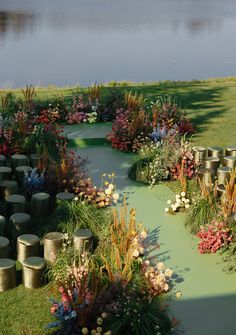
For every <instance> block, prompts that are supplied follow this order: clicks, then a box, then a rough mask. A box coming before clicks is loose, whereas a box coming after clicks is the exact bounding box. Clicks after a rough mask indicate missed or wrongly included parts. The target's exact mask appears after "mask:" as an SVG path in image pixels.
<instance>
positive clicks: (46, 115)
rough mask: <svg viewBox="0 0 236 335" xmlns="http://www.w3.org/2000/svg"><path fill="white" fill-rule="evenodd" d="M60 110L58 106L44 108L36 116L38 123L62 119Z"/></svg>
mask: <svg viewBox="0 0 236 335" xmlns="http://www.w3.org/2000/svg"><path fill="white" fill-rule="evenodd" d="M60 118H61V117H60V112H59V109H58V107H55V108H52V107H49V108H48V109H43V110H41V111H40V113H39V116H38V117H37V118H36V123H46V124H47V123H51V122H52V123H53V122H57V121H59V120H60Z"/></svg>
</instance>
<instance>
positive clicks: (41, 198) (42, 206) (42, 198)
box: [31, 192, 50, 218]
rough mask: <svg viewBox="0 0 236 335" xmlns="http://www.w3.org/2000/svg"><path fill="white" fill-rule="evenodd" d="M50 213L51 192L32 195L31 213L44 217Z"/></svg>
mask: <svg viewBox="0 0 236 335" xmlns="http://www.w3.org/2000/svg"><path fill="white" fill-rule="evenodd" d="M49 214H50V194H49V193H45V192H39V193H34V194H33V195H32V197H31V215H32V216H34V217H38V218H40V217H41V218H42V217H46V216H48V215H49Z"/></svg>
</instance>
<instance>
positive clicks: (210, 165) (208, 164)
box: [205, 157, 220, 174]
mask: <svg viewBox="0 0 236 335" xmlns="http://www.w3.org/2000/svg"><path fill="white" fill-rule="evenodd" d="M219 165H220V159H219V158H217V157H207V158H206V159H205V168H206V169H211V170H214V171H215V174H216V172H217V169H218V167H219Z"/></svg>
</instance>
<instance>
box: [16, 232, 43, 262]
mask: <svg viewBox="0 0 236 335" xmlns="http://www.w3.org/2000/svg"><path fill="white" fill-rule="evenodd" d="M39 248H40V239H39V237H38V236H36V235H33V234H24V235H21V236H19V237H18V238H17V259H18V261H19V262H21V263H22V262H23V261H24V260H25V259H26V258H28V257H32V256H39Z"/></svg>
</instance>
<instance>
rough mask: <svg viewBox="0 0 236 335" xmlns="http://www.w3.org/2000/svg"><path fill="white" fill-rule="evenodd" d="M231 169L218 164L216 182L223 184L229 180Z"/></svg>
mask: <svg viewBox="0 0 236 335" xmlns="http://www.w3.org/2000/svg"><path fill="white" fill-rule="evenodd" d="M231 171H232V169H230V168H229V167H227V166H220V167H219V168H218V170H217V179H218V184H219V185H220V184H222V185H225V184H226V181H229V179H230V172H231Z"/></svg>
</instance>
